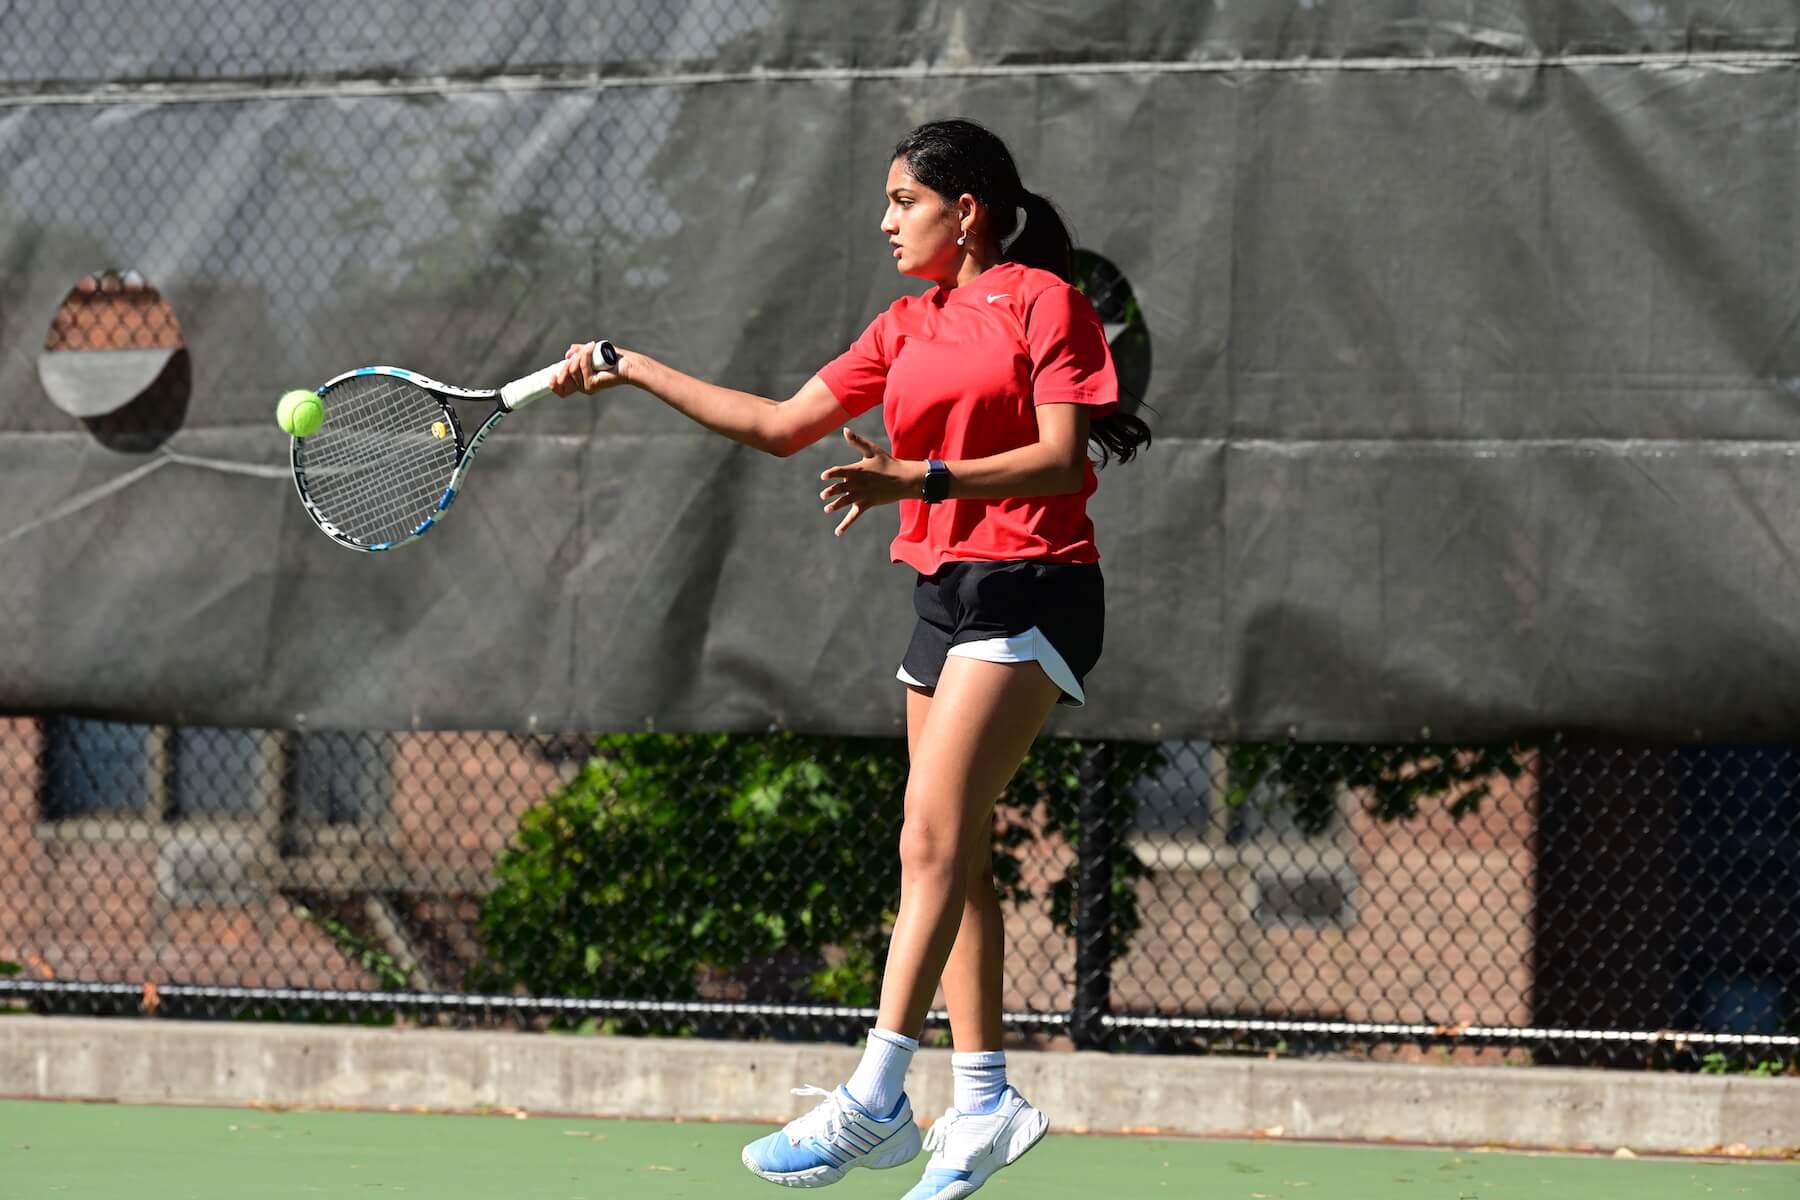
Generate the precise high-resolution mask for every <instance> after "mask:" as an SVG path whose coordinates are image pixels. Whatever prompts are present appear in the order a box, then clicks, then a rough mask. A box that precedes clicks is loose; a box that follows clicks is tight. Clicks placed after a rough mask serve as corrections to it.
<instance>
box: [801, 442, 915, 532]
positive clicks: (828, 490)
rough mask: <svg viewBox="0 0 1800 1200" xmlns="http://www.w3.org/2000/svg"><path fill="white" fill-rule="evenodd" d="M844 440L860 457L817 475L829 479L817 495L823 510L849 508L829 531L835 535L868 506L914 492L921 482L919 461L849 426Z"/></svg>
mask: <svg viewBox="0 0 1800 1200" xmlns="http://www.w3.org/2000/svg"><path fill="white" fill-rule="evenodd" d="M844 440H845V441H846V442H849V443H850V445H851V447H852V448H854V449H855V450H856V451H857V452H858V453H860V454H861V455H862V460H861V461H860V462H853V463H845V464H844V465H843V466H841V467H829V468H827V469H826V470H824V471H822V472H820V474H819V478H820V479H824V480H827V481H828V482H827V485H826V487H825V490H824V491H822V492H820V493H819V499H821V500H823V501H825V502H826V504H825V511H826V512H836V511H838V510H839V509H840V508H845V509H849V510H850V511H848V512H847V513H845V514H844V519H843V520H842V521H839V522H838V527H837V528H836V529H835V530H833V531H832V532H833V533H834V534H836V535H837V536H838V537H842V536H843V535H844V530H846V529H848V528H850V526H852V525H854V524H855V523H856V518H858V517H860V516H862V515H863V513H865V512H867V511H868V510H869V509H871V508H874V507H876V506H877V505H881V504H892V503H894V502H895V501H896V500H905V499H908V498H909V497H913V496H917V495H918V494H919V489H920V487H921V486H922V483H921V480H922V475H921V464H919V463H913V462H907V461H905V460H903V459H898V458H895V457H894V456H893V455H891V454H889V453H888V452H887V451H886V450H883V449H882V448H881V447H880V446H877V445H876V444H875V443H874V442H871V441H870V440H869V439H868V438H866V437H863V436H862V435H861V434H859V433H857V432H856V431H855V430H852V429H845V430H844Z"/></svg>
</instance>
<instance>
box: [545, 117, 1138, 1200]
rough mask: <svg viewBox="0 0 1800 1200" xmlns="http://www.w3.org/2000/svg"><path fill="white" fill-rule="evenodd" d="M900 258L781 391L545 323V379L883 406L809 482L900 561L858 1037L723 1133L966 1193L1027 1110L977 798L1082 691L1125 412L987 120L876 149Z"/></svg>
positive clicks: (795, 427) (791, 414)
mask: <svg viewBox="0 0 1800 1200" xmlns="http://www.w3.org/2000/svg"><path fill="white" fill-rule="evenodd" d="M881 231H882V232H883V233H884V234H886V235H887V238H888V243H889V246H890V248H891V249H892V252H893V256H894V260H895V265H896V266H897V267H898V268H899V270H900V271H901V273H902V274H905V275H909V276H914V277H916V278H919V279H922V280H925V281H927V282H929V283H930V284H931V285H932V287H931V288H930V290H929V291H927V292H925V293H924V294H923V295H916V296H907V297H904V298H902V299H900V300H898V301H896V302H895V303H894V304H893V305H892V307H890V308H889V309H888V310H887V311H886V312H884V313H882V314H881V315H880V316H878V317H876V318H875V320H874V321H873V322H872V323H871V324H870V325H869V327H868V328H867V329H866V330H864V331H863V334H862V336H861V337H859V338H857V339H856V342H855V344H854V345H852V346H851V347H850V348H849V349H848V350H847V351H845V352H844V353H843V354H842V355H840V356H839V357H838V358H836V359H834V360H833V361H832V362H830V363H827V364H826V365H825V367H824V368H823V369H821V370H820V371H819V373H818V374H817V375H815V376H813V377H812V378H811V379H810V380H808V381H807V383H806V384H805V386H803V387H802V388H801V389H800V390H799V391H798V392H796V393H795V394H794V396H793V397H792V398H791V399H789V400H788V401H786V402H785V403H777V402H775V401H773V400H770V399H766V398H763V397H760V396H754V395H750V394H748V393H745V392H738V391H731V390H729V389H726V388H722V387H718V386H715V385H713V384H709V383H705V382H702V381H701V380H698V379H695V378H693V377H692V376H689V375H685V374H682V373H681V372H679V371H676V370H674V369H673V368H671V367H668V366H666V365H664V364H663V363H661V362H658V361H656V360H655V359H653V358H650V357H649V356H647V355H644V354H639V353H636V352H634V351H631V350H628V349H625V348H623V347H621V348H620V350H619V354H620V357H619V361H618V363H617V365H616V367H614V368H612V369H599V370H596V369H595V368H594V366H593V357H592V352H593V344H592V343H588V344H586V345H575V346H570V347H569V351H568V355H567V359H566V362H565V364H564V367H563V369H562V370H560V371H559V372H558V374H557V377H556V379H555V381H554V383H553V387H554V388H555V390H556V391H557V392H558V393H559V394H564V395H566V394H568V393H569V392H572V391H574V390H575V389H576V388H577V387H579V388H581V389H583V390H585V391H590V392H591V391H596V390H598V389H601V388H606V387H612V386H616V385H619V384H627V383H628V384H632V385H634V386H636V387H639V388H642V389H643V390H645V391H647V392H649V393H651V394H652V395H654V396H656V397H658V398H659V399H661V400H662V401H664V402H665V403H667V404H669V405H670V406H671V407H673V408H675V409H677V410H678V411H680V412H682V413H684V414H686V415H687V416H689V417H691V418H693V419H694V420H695V421H698V422H699V423H700V424H702V425H704V426H706V427H707V428H709V429H712V430H715V431H717V432H719V433H722V434H724V435H725V436H727V437H730V438H733V439H736V440H737V441H740V442H743V443H745V444H747V445H751V446H754V447H756V448H757V449H759V450H765V451H768V452H769V453H771V454H776V455H782V456H786V455H789V454H792V453H794V452H795V451H796V450H798V449H800V448H801V447H803V446H807V445H810V444H812V443H813V442H815V441H817V440H818V439H819V438H821V437H824V436H825V435H826V434H828V433H830V432H831V431H832V430H835V429H838V428H840V427H842V426H843V425H844V422H845V421H846V420H847V419H849V418H851V417H855V416H857V415H859V414H861V413H864V412H866V411H868V410H869V409H871V408H874V407H875V406H877V405H881V406H883V417H884V422H885V425H886V428H887V435H888V441H889V445H890V448H889V449H883V448H882V447H881V446H878V445H876V444H875V443H873V442H871V441H869V440H868V439H866V438H863V437H861V436H859V435H858V434H856V433H855V432H853V431H851V430H850V429H848V428H845V429H844V431H843V436H844V439H845V441H847V442H848V443H849V444H850V446H851V448H852V449H853V450H854V452H855V453H856V455H857V460H856V461H855V462H850V463H845V464H844V465H842V466H836V467H832V468H830V469H829V470H827V471H825V472H824V474H823V475H822V476H821V478H822V479H823V480H824V482H825V487H824V489H823V490H822V491H821V492H820V493H819V497H820V499H821V500H823V501H824V502H825V503H824V509H825V511H826V512H827V513H842V514H843V515H842V517H841V518H840V519H839V521H838V523H837V526H836V533H837V534H839V535H842V534H843V533H844V532H845V531H846V530H848V529H849V528H851V526H853V525H854V524H855V523H856V522H857V521H858V520H859V519H860V518H861V517H862V516H863V514H865V513H867V512H868V511H869V510H870V509H873V508H877V507H879V506H881V505H886V504H898V505H899V507H900V532H899V536H898V537H896V538H895V539H894V541H893V545H892V554H893V558H894V561H896V562H900V563H905V564H906V565H907V566H909V567H911V568H913V570H914V571H915V572H916V573H917V578H916V579H915V581H914V585H913V603H914V608H915V609H916V611H917V613H918V618H919V619H918V623H917V625H916V626H915V627H914V629H913V632H912V639H911V641H910V643H909V644H908V645H907V647H906V651H905V654H904V656H903V657H902V658H901V661H900V669H899V671H898V676H899V679H900V682H901V683H903V684H904V685H905V686H906V688H907V696H906V728H907V742H908V747H909V749H910V752H911V770H910V772H909V775H908V779H907V785H906V800H905V806H906V810H905V821H904V824H903V826H902V829H901V834H900V864H901V883H900V910H899V916H898V918H897V919H896V920H895V922H894V931H893V937H892V940H891V942H890V943H889V948H888V958H887V965H886V970H885V972H884V974H883V977H882V986H881V1009H880V1016H879V1018H878V1020H877V1024H876V1027H875V1028H874V1029H872V1030H871V1031H870V1032H869V1038H868V1042H867V1047H866V1049H865V1051H864V1053H863V1057H862V1061H861V1063H860V1065H859V1066H858V1067H857V1068H856V1071H855V1073H854V1074H852V1075H851V1077H850V1079H849V1080H848V1081H847V1082H846V1083H844V1084H843V1085H841V1086H839V1087H837V1088H836V1089H834V1090H832V1091H830V1092H824V1091H821V1090H820V1089H817V1088H806V1089H800V1091H801V1094H808V1093H813V1094H818V1095H820V1096H822V1097H823V1099H822V1100H821V1101H820V1103H819V1104H818V1106H817V1107H816V1108H815V1109H814V1110H813V1111H812V1112H810V1113H808V1114H807V1115H806V1116H803V1117H800V1118H799V1119H797V1120H795V1121H793V1122H791V1123H790V1124H788V1126H787V1127H786V1128H785V1129H783V1130H781V1131H780V1132H778V1133H773V1134H770V1135H769V1136H768V1137H765V1138H763V1139H761V1140H760V1141H756V1142H753V1143H751V1144H750V1145H749V1146H746V1147H745V1148H744V1155H743V1158H744V1165H745V1166H747V1167H749V1168H750V1170H752V1171H754V1172H755V1173H756V1174H758V1175H760V1176H762V1177H763V1178H764V1179H768V1180H771V1181H773V1182H776V1183H781V1184H785V1185H787V1186H789V1187H823V1186H825V1185H826V1184H830V1183H835V1182H836V1181H837V1180H839V1179H841V1178H843V1176H844V1174H845V1173H846V1172H847V1171H849V1170H850V1169H851V1168H853V1167H882V1168H886V1167H897V1166H900V1165H901V1164H903V1163H906V1162H909V1161H911V1160H912V1159H913V1158H914V1157H915V1156H917V1154H918V1153H919V1150H920V1147H921V1144H923V1145H925V1146H927V1147H929V1148H930V1149H931V1150H932V1155H931V1157H930V1159H929V1161H928V1165H927V1167H926V1169H925V1174H924V1178H923V1179H922V1180H921V1181H920V1183H919V1184H918V1186H916V1187H914V1188H913V1189H912V1190H911V1191H910V1192H908V1193H907V1197H906V1200H950V1198H953V1197H960V1196H967V1195H968V1194H970V1193H971V1192H973V1191H975V1190H976V1189H977V1188H979V1187H981V1186H982V1184H984V1183H985V1182H986V1181H987V1179H988V1177H989V1176H991V1175H992V1174H993V1173H994V1172H995V1171H997V1170H999V1169H1000V1168H1001V1167H1004V1166H1006V1165H1007V1164H1009V1163H1012V1162H1014V1161H1016V1160H1017V1159H1018V1158H1019V1156H1020V1155H1022V1154H1024V1153H1025V1151H1027V1150H1029V1149H1030V1148H1031V1147H1032V1146H1033V1145H1035V1144H1036V1143H1037V1141H1038V1140H1039V1139H1040V1138H1042V1137H1043V1136H1044V1132H1045V1130H1046V1129H1047V1128H1048V1127H1049V1121H1048V1119H1047V1118H1046V1117H1045V1115H1044V1114H1043V1113H1042V1112H1040V1111H1038V1110H1037V1109H1036V1108H1033V1107H1032V1106H1031V1105H1030V1104H1029V1103H1028V1102H1027V1101H1026V1100H1025V1098H1024V1097H1022V1096H1021V1095H1020V1094H1019V1093H1018V1091H1017V1090H1016V1089H1015V1088H1013V1087H1011V1086H1009V1085H1008V1083H1007V1079H1006V1055H1005V1054H1004V1053H1003V1052H1002V1050H1001V1028H1000V1013H1001V988H1002V969H1003V964H1002V948H1003V945H1002V940H1003V925H1002V921H1001V912H1000V904H999V900H998V898H997V897H996V894H995V891H994V884H993V878H992V875H991V873H990V868H991V863H992V857H993V847H992V837H993V812H994V804H995V801H996V800H997V799H998V798H999V797H1000V795H1001V794H1002V793H1003V792H1004V790H1005V788H1006V784H1007V782H1008V780H1010V779H1011V777H1012V775H1013V773H1014V771H1016V770H1017V769H1018V767H1019V764H1020V762H1021V761H1022V760H1023V759H1024V757H1025V754H1026V751H1027V750H1028V749H1029V748H1030V746H1031V743H1032V740H1033V739H1034V738H1035V737H1036V736H1037V734H1038V731H1039V730H1040V729H1041V728H1042V726H1043V724H1044V720H1045V718H1046V717H1048V716H1049V714H1050V711H1051V708H1052V707H1053V706H1054V705H1056V704H1057V703H1059V702H1060V703H1063V704H1075V705H1079V704H1082V703H1083V702H1084V699H1085V697H1084V694H1083V691H1082V686H1083V679H1084V678H1085V676H1086V675H1087V673H1088V671H1089V670H1090V669H1092V667H1093V666H1094V664H1095V662H1096V661H1097V660H1098V659H1099V657H1100V642H1101V628H1102V624H1103V621H1104V615H1105V614H1104V601H1103V595H1102V585H1101V577H1100V566H1099V558H1100V555H1099V552H1098V550H1097V549H1096V548H1095V544H1094V528H1093V524H1092V522H1091V521H1090V520H1089V519H1088V515H1087V498H1088V497H1089V496H1091V495H1093V493H1094V489H1095V486H1096V477H1095V474H1094V465H1093V463H1092V462H1090V460H1089V457H1088V447H1089V445H1090V444H1092V445H1093V446H1094V447H1096V449H1097V451H1098V454H1099V457H1100V462H1101V465H1104V464H1105V462H1106V461H1107V459H1108V458H1109V457H1111V456H1114V455H1116V456H1117V457H1118V458H1119V459H1120V460H1121V461H1125V460H1128V459H1130V458H1131V457H1132V456H1133V455H1134V454H1135V453H1136V451H1137V450H1138V448H1139V447H1140V446H1143V445H1147V444H1148V442H1149V432H1150V431H1149V429H1148V428H1147V427H1146V426H1145V425H1144V423H1143V422H1142V421H1140V420H1138V419H1137V418H1136V417H1132V416H1129V415H1126V414H1123V413H1120V412H1119V411H1118V387H1117V382H1116V378H1115V375H1114V371H1113V364H1112V359H1111V355H1110V352H1109V350H1108V348H1107V344H1106V336H1105V333H1104V332H1103V331H1102V329H1101V327H1100V321H1099V319H1098V318H1097V317H1096V316H1095V314H1094V310H1093V308H1092V307H1091V306H1090V305H1089V303H1088V302H1087V300H1086V299H1085V298H1084V297H1083V296H1082V294H1081V293H1080V292H1078V291H1077V290H1076V289H1075V288H1074V287H1073V286H1071V285H1070V283H1069V282H1068V276H1069V273H1070V256H1071V246H1070V240H1069V234H1068V231H1067V229H1066V228H1065V227H1064V225H1063V222H1062V220H1061V218H1060V217H1059V216H1058V215H1057V212H1056V209H1055V208H1054V207H1052V206H1051V204H1050V202H1049V201H1047V200H1045V199H1044V198H1043V197H1041V196H1038V195H1036V194H1034V193H1032V192H1030V191H1027V190H1026V189H1025V187H1024V185H1023V184H1022V183H1021V182H1020V180H1019V173H1018V169H1017V168H1016V167H1015V166H1014V163H1013V158H1012V155H1011V154H1010V153H1009V152H1008V151H1007V148H1006V146H1005V145H1004V144H1003V143H1002V142H1001V140H1000V139H999V138H998V137H996V136H995V135H994V134H992V133H990V132H989V131H988V130H986V129H984V128H983V127H981V126H980V125H977V124H975V123H974V122H972V121H965V120H953V121H934V122H931V123H929V124H926V125H921V126H920V127H919V128H917V129H915V130H913V131H912V132H911V133H909V134H908V135H907V136H906V137H905V138H904V139H902V141H901V142H900V144H899V145H898V146H897V147H896V148H895V151H894V157H893V161H892V163H891V164H890V165H889V167H888V175H887V210H886V213H885V215H884V216H883V218H882V221H881ZM940 982H941V983H942V985H943V989H944V998H945V1002H946V1004H947V1006H948V1008H949V1014H950V1029H951V1037H952V1041H953V1051H954V1052H953V1054H952V1057H951V1065H952V1069H953V1072H954V1079H955V1094H954V1104H953V1107H951V1108H950V1110H949V1111H948V1112H946V1113H945V1114H944V1116H943V1117H942V1118H941V1119H940V1120H939V1121H937V1122H936V1123H935V1124H934V1125H932V1127H931V1132H930V1135H929V1136H928V1137H927V1138H925V1139H923V1141H922V1140H921V1138H920V1135H919V1129H918V1126H917V1124H915V1123H914V1120H913V1113H912V1106H911V1104H910V1103H909V1102H908V1100H907V1097H906V1093H905V1090H904V1082H905V1076H906V1070H907V1067H908V1065H909V1064H910V1062H911V1060H912V1056H913V1052H914V1051H915V1050H917V1049H918V1041H917V1039H918V1037H919V1035H920V1032H921V1030H922V1028H923V1026H924V1023H925V1015H926V1012H927V1010H928V1009H929V1007H930V1004H931V1001H932V999H933V997H934V995H935V993H936V991H937V988H938V985H939V983H940Z"/></svg>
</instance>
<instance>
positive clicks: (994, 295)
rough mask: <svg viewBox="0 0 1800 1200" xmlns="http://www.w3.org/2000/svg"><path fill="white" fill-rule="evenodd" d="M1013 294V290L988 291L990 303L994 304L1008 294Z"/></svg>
mask: <svg viewBox="0 0 1800 1200" xmlns="http://www.w3.org/2000/svg"><path fill="white" fill-rule="evenodd" d="M1011 295H1012V293H1011V292H989V293H988V303H989V304H992V303H993V302H994V301H996V300H1004V299H1006V298H1007V297H1008V296H1011Z"/></svg>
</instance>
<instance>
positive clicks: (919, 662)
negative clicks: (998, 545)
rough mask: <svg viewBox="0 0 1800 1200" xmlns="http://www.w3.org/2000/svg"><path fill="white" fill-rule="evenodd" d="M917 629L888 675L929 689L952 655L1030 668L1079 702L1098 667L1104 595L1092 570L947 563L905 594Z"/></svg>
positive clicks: (1065, 698)
mask: <svg viewBox="0 0 1800 1200" xmlns="http://www.w3.org/2000/svg"><path fill="white" fill-rule="evenodd" d="M913 610H914V611H915V612H917V613H918V614H919V623H918V624H917V625H916V626H914V627H913V635H912V642H911V643H910V644H909V645H908V646H907V647H906V657H905V658H903V659H901V661H900V670H899V671H898V672H897V673H896V674H897V675H898V677H899V679H900V681H901V682H902V683H905V684H908V685H910V686H912V687H921V688H927V689H929V688H934V687H936V686H937V681H938V676H939V675H940V674H941V673H942V672H943V669H944V660H945V659H946V658H947V657H948V656H949V655H950V654H951V653H952V648H955V651H954V652H955V653H957V654H959V655H964V656H967V657H970V658H983V659H987V660H988V661H990V662H1033V661H1035V662H1037V663H1038V664H1039V665H1040V666H1042V667H1043V669H1044V673H1045V674H1046V675H1048V676H1050V678H1051V679H1052V680H1053V681H1054V682H1055V683H1056V685H1057V686H1058V687H1060V688H1061V689H1062V691H1063V694H1062V697H1061V699H1060V700H1058V703H1059V704H1069V705H1075V706H1080V705H1082V704H1085V703H1086V702H1087V696H1086V694H1085V692H1084V691H1083V690H1082V681H1083V680H1085V679H1086V678H1087V673H1088V672H1089V671H1091V670H1093V669H1094V664H1095V663H1097V662H1099V661H1100V641H1101V637H1102V635H1103V634H1104V632H1105V629H1106V589H1105V585H1104V583H1103V581H1102V580H1101V578H1100V566H1099V564H1097V563H1047V562H1030V561H1025V562H953V563H946V564H944V565H943V566H942V567H939V568H938V569H937V570H936V571H934V572H932V573H931V574H930V575H921V576H919V578H918V582H917V583H916V584H915V585H914V587H913Z"/></svg>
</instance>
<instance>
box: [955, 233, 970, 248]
mask: <svg viewBox="0 0 1800 1200" xmlns="http://www.w3.org/2000/svg"><path fill="white" fill-rule="evenodd" d="M968 240H969V231H968V230H966V229H965V230H963V231H962V236H961V237H959V238H957V239H956V244H957V245H959V246H960V245H962V244H963V243H964V242H966V241H968Z"/></svg>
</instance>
